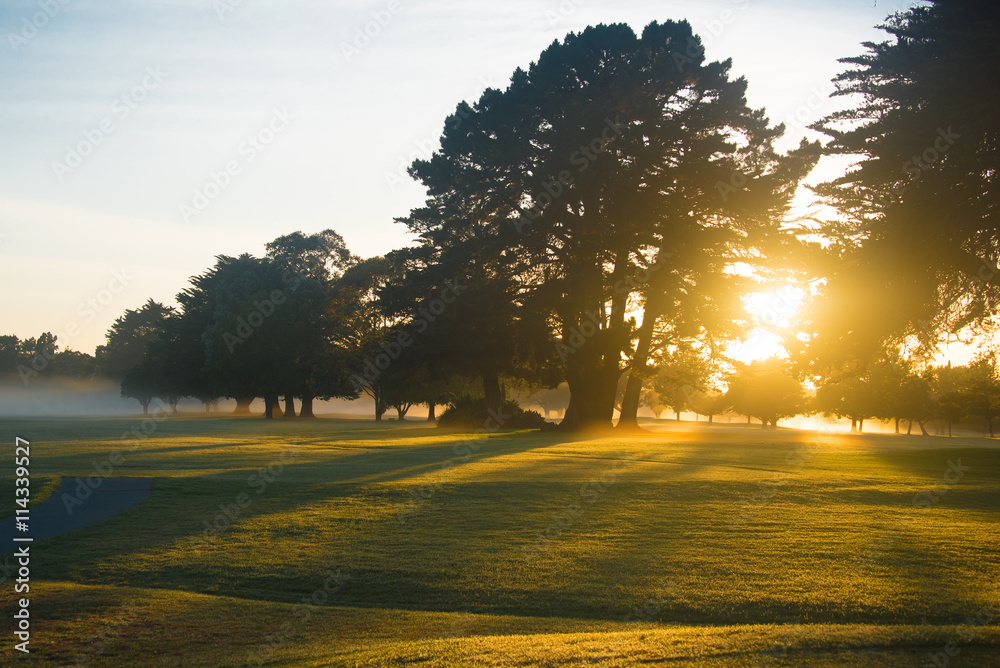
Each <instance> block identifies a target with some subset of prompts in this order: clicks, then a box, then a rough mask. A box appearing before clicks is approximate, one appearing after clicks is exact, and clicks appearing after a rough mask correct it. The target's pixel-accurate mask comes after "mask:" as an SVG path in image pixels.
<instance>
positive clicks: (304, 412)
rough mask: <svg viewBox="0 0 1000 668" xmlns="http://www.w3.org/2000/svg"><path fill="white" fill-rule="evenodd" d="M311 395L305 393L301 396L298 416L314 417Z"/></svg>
mask: <svg viewBox="0 0 1000 668" xmlns="http://www.w3.org/2000/svg"><path fill="white" fill-rule="evenodd" d="M313 399H315V397H313V395H311V394H307V395H305V396H303V397H302V408H301V409H299V417H304V418H314V417H316V415H315V414H314V413H313Z"/></svg>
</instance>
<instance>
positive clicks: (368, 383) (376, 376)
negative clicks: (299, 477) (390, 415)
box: [336, 256, 407, 421]
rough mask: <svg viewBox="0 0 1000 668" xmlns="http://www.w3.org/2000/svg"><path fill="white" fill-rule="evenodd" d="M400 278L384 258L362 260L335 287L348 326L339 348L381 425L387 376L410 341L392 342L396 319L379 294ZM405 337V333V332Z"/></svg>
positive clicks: (396, 270)
mask: <svg viewBox="0 0 1000 668" xmlns="http://www.w3.org/2000/svg"><path fill="white" fill-rule="evenodd" d="M398 277H399V267H398V265H396V264H394V263H393V262H391V261H389V260H387V259H386V258H385V257H381V256H378V257H371V258H368V259H366V260H362V261H360V262H358V263H357V264H355V265H354V266H352V267H350V268H349V269H348V270H347V271H345V272H344V274H343V276H341V277H340V279H339V280H338V281H337V283H336V291H337V295H338V296H337V299H338V301H339V303H340V304H342V305H343V307H344V315H345V319H346V322H347V326H346V332H345V336H344V338H343V339H342V340H341V341H339V342H338V346H339V347H340V349H341V351H342V352H343V354H344V356H345V359H346V360H347V361H348V365H349V371H350V372H351V377H350V378H351V383H352V384H353V385H354V388H355V390H356V391H357V392H359V393H362V392H363V393H364V394H367V395H368V396H369V397H370V398H371V399H372V401H374V402H375V420H376V421H381V420H382V416H383V415H384V414H385V411H386V410H387V409H388V407H389V404H388V400H387V397H386V393H385V388H384V385H385V377H384V372H385V370H386V369H388V368H389V366H390V365H391V364H392V361H393V359H394V358H398V357H399V355H400V354H402V350H403V347H404V344H405V343H406V342H407V339H405V338H404V339H399V338H398V334H397V338H396V339H395V340H393V337H392V326H393V324H394V323H393V320H394V319H393V318H391V317H389V316H387V315H386V314H385V311H384V309H383V308H382V307H381V305H380V304H379V301H378V295H379V292H380V290H381V289H382V288H383V287H384V286H386V285H387V284H389V283H390V282H393V281H395V280H398ZM404 333H405V332H404Z"/></svg>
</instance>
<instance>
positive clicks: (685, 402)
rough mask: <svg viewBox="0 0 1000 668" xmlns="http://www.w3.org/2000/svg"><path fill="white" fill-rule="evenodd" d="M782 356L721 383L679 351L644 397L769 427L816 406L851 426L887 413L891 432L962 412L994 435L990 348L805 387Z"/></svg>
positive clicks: (949, 420) (996, 387)
mask: <svg viewBox="0 0 1000 668" xmlns="http://www.w3.org/2000/svg"><path fill="white" fill-rule="evenodd" d="M800 378H801V374H797V373H795V371H794V369H793V368H792V365H791V363H790V361H789V360H787V359H781V358H771V359H768V360H762V361H757V362H751V363H749V364H738V365H737V367H736V368H735V369H734V370H733V371H732V372H731V373H730V374H729V375H728V376H727V383H728V386H727V387H726V388H724V389H720V387H721V385H720V383H719V382H718V380H719V379H718V376H713V375H710V372H709V371H708V369H707V368H706V365H705V364H704V363H699V362H698V361H694V362H693V361H692V359H691V356H678V357H677V358H675V359H673V360H670V361H669V362H668V363H667V364H665V365H663V366H662V367H661V369H660V371H659V373H657V375H656V376H654V377H653V379H652V382H651V383H650V387H649V389H647V390H645V391H644V395H643V403H644V404H645V405H647V406H649V407H650V409H651V410H652V411H653V412H654V413H655V414H656V416H657V417H659V416H660V414H661V413H662V412H663V411H665V410H667V409H668V408H669V409H670V410H672V411H674V412H675V414H676V415H677V419H680V413H681V412H682V411H690V412H693V413H695V414H697V415H706V416H708V418H709V420H710V421H711V419H712V417H713V416H714V415H718V414H722V413H727V412H734V413H737V414H740V415H745V416H747V417H748V419H749V418H751V417H753V418H756V419H758V420H760V422H761V424H762V426H764V427H768V426H771V427H776V426H777V424H778V420H780V419H783V418H789V417H793V416H797V415H813V414H822V415H824V416H827V417H837V418H847V419H849V420H851V431H852V432H861V431H862V430H863V429H864V422H865V420H869V419H876V420H880V421H891V422H894V424H895V431H896V433H900V422H901V421H905V422H906V423H907V425H906V433H907V434H909V433H911V431H912V429H913V425H914V423H916V424H917V425H918V426H919V428H920V431H921V433H922V434H924V435H926V434H927V433H928V432H927V429H926V427H925V424H926V423H927V422H929V421H932V420H934V421H937V422H938V423H939V424H941V425H942V426H944V427H946V428H947V430H948V435H949V436H950V435H951V431H952V426H953V425H955V424H959V423H962V422H963V421H966V420H968V422H969V425H970V426H981V427H982V428H983V429H984V431H985V432H987V433H989V435H990V436H993V435H994V434H995V431H996V426H997V424H998V421H1000V374H998V365H997V358H996V355H994V354H988V355H982V356H980V357H979V358H977V359H975V360H974V361H973V362H972V363H970V364H969V365H967V366H952V365H951V364H950V363H949V364H947V365H944V366H929V367H927V368H926V369H924V370H923V371H922V372H921V373H917V372H915V371H914V370H913V368H912V367H911V366H910V365H908V364H906V363H905V362H903V361H901V360H898V359H897V360H892V361H886V362H883V363H880V364H874V365H872V366H871V368H870V371H869V372H868V373H866V374H864V375H863V376H848V377H844V378H835V379H827V380H826V382H824V383H823V384H822V385H820V386H819V387H817V388H815V389H807V388H806V387H805V385H804V384H803V382H802V381H801V380H800Z"/></svg>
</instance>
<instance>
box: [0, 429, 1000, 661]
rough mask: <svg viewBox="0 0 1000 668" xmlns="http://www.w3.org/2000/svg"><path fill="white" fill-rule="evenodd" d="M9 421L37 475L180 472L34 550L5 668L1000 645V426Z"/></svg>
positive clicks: (922, 655)
mask: <svg viewBox="0 0 1000 668" xmlns="http://www.w3.org/2000/svg"><path fill="white" fill-rule="evenodd" d="M0 425H2V426H3V432H4V434H6V436H5V438H7V439H8V440H9V442H10V448H9V450H8V452H10V453H12V450H13V441H14V436H15V435H18V436H21V437H24V438H27V439H29V440H30V441H31V442H32V450H31V454H32V458H31V472H32V478H33V491H34V492H35V493H36V494H39V493H42V491H43V489H48V490H49V491H51V489H53V482H54V481H55V480H57V479H58V478H59V477H68V476H87V475H91V474H93V473H94V467H95V466H97V467H98V468H105V470H106V466H107V464H106V462H107V461H108V460H109V458H110V457H111V456H112V455H114V454H115V453H119V454H120V456H121V460H120V461H121V463H120V465H118V466H114V467H113V471H112V472H111V475H112V476H151V477H153V479H154V480H153V487H152V490H153V491H152V496H151V497H150V498H149V499H148V500H147V501H145V502H144V503H142V504H141V505H139V506H138V507H136V508H134V509H132V510H130V511H127V512H126V513H124V514H122V515H120V516H118V517H115V518H113V519H111V520H108V521H106V522H103V523H101V524H98V525H95V526H92V527H89V528H87V529H84V530H80V531H77V532H73V533H69V534H64V535H62V536H58V537H55V538H51V539H49V540H46V541H43V542H39V543H37V544H34V545H33V546H32V548H31V557H32V558H31V578H32V580H31V605H30V609H31V613H32V641H31V649H32V652H31V654H30V655H22V654H20V653H18V652H15V651H14V650H13V644H14V642H16V641H15V640H14V638H13V636H12V635H11V634H10V633H9V632H8V633H7V634H6V635H7V638H8V639H7V641H6V642H5V644H4V647H3V648H2V650H0V651H2V657H3V664H4V665H8V664H12V663H16V664H17V665H21V664H24V665H31V664H38V665H94V666H99V665H121V666H135V665H157V666H201V665H205V666H217V665H276V666H283V665H303V666H326V665H337V666H341V665H343V666H382V665H384V666H402V665H409V664H420V665H423V666H450V665H489V666H534V665H541V666H581V665H588V666H591V665H600V666H619V665H620V666H624V665H633V664H635V663H655V662H669V663H670V665H677V666H688V665H704V666H761V665H763V666H798V665H818V666H827V665H829V666H834V665H845V664H847V663H849V664H851V665H858V666H923V665H934V664H933V663H931V661H932V656H937V660H938V662H939V664H940V662H941V661H945V660H946V665H948V666H984V665H997V666H1000V629H998V627H997V626H996V621H997V620H998V619H1000V579H998V577H997V576H998V572H1000V571H998V566H1000V540H998V539H1000V535H998V527H1000V449H998V447H997V445H998V444H997V442H995V441H990V440H987V439H981V438H954V439H947V438H938V437H920V436H910V437H907V436H891V435H885V436H883V435H871V436H868V435H866V436H851V435H843V434H829V433H818V432H800V431H792V430H779V431H777V432H774V431H762V430H760V429H756V428H754V429H750V428H744V427H737V426H727V425H717V426H713V427H707V426H706V425H704V424H701V425H697V426H695V425H691V424H687V423H681V424H670V423H669V422H663V423H658V422H653V421H651V422H649V423H648V424H647V426H648V427H649V428H650V429H653V430H655V431H653V432H651V433H649V434H644V435H639V436H629V437H622V436H617V435H610V436H609V435H592V436H575V437H574V436H567V435H563V434H541V433H526V432H520V433H518V432H515V433H500V434H494V435H492V436H490V437H482V438H480V437H475V436H473V435H471V434H467V433H454V432H448V431H443V430H440V429H437V428H434V427H428V426H426V424H425V423H423V422H417V421H414V422H412V423H404V424H397V423H392V422H390V423H386V424H382V425H378V424H376V423H374V422H363V421H346V420H344V421H342V420H334V419H321V420H316V421H309V422H301V421H290V422H284V421H281V420H278V421H275V422H273V423H265V422H264V421H262V420H259V419H235V418H218V417H216V418H205V417H186V418H185V417H181V418H171V419H167V420H162V421H157V422H147V423H145V424H143V423H142V422H141V421H140V420H138V419H121V420H109V419H92V420H84V419H46V420H35V421H32V420H13V419H11V420H0ZM144 427H145V430H146V432H148V433H143V428H144ZM0 494H2V497H0V499H2V501H0V502H2V503H3V507H4V508H5V509H6V510H7V513H6V514H10V511H11V510H12V508H13V503H12V499H13V498H14V493H13V462H12V459H10V461H9V462H8V466H7V467H6V468H5V469H4V470H0ZM8 556H9V555H8ZM2 563H4V560H3V559H2V558H0V564H2ZM6 563H8V564H9V563H11V560H10V559H9V558H8V559H7V562H6ZM0 604H2V605H3V607H4V610H3V616H4V618H5V619H7V620H8V622H6V623H7V624H10V623H11V622H10V621H9V620H11V616H12V614H13V611H14V605H15V595H14V593H13V591H12V584H11V581H10V579H6V581H5V582H4V584H3V586H2V596H0ZM942 657H944V658H942Z"/></svg>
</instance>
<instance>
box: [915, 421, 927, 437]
mask: <svg viewBox="0 0 1000 668" xmlns="http://www.w3.org/2000/svg"><path fill="white" fill-rule="evenodd" d="M917 424H919V425H920V435H921V436H930V434H928V433H927V430H926V429H924V422H923V420H917Z"/></svg>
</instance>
